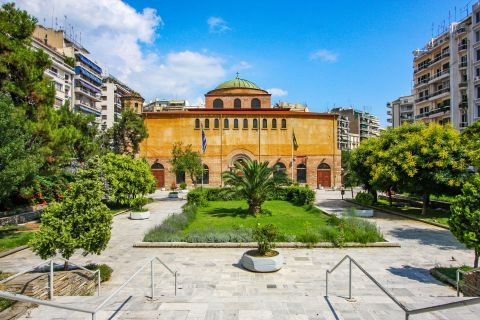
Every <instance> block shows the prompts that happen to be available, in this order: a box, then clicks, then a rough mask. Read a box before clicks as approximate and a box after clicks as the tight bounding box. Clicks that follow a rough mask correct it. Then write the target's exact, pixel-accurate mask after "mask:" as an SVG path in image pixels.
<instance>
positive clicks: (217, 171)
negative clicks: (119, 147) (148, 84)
mask: <svg viewBox="0 0 480 320" xmlns="http://www.w3.org/2000/svg"><path fill="white" fill-rule="evenodd" d="M142 115H143V118H144V122H145V124H146V126H147V129H148V134H149V136H148V138H146V139H145V140H144V141H143V142H142V144H141V149H140V156H141V157H144V158H146V159H147V160H148V162H149V164H150V165H151V168H152V172H153V174H154V176H155V179H156V181H157V187H158V188H163V187H165V188H167V189H168V188H170V186H171V185H172V183H173V182H175V183H176V184H177V185H178V184H180V183H181V182H186V183H187V184H188V185H193V181H190V179H189V177H188V176H186V175H185V174H175V173H173V172H172V168H171V165H170V163H169V160H170V159H171V152H172V147H173V144H174V143H175V142H182V143H183V145H189V144H191V145H192V147H193V150H197V151H198V152H200V153H202V128H203V130H204V132H205V137H206V149H205V153H204V154H203V153H202V159H203V163H204V168H205V174H204V177H203V183H204V185H205V186H212V187H218V186H221V185H223V181H222V176H221V173H222V172H224V171H227V170H231V169H232V168H233V167H234V166H235V163H236V162H238V161H240V162H241V161H244V160H247V159H251V160H258V161H269V163H270V165H271V166H279V167H280V168H281V169H283V170H285V172H286V174H287V175H288V176H289V177H290V178H292V179H293V180H294V181H297V182H298V183H299V184H301V185H305V184H306V185H309V186H310V187H312V188H332V187H338V186H340V184H341V153H340V151H339V149H338V148H337V121H336V118H337V115H335V114H331V113H317V112H305V110H304V111H303V112H302V111H293V110H292V109H290V108H273V107H272V105H271V95H270V94H269V93H268V92H267V91H266V90H263V89H261V88H259V87H258V86H257V85H255V84H254V83H253V82H251V81H248V80H245V79H240V78H239V77H238V75H237V77H236V78H234V79H232V80H229V81H226V82H224V83H222V84H220V85H219V86H217V87H216V88H215V89H213V90H211V91H209V92H208V93H206V94H205V108H191V109H184V110H176V111H162V112H143V113H142Z"/></svg>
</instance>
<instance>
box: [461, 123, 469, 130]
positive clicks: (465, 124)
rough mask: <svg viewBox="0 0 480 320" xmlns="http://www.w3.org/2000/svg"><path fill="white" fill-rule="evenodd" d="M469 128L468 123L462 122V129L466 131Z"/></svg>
mask: <svg viewBox="0 0 480 320" xmlns="http://www.w3.org/2000/svg"><path fill="white" fill-rule="evenodd" d="M466 127H468V122H460V128H462V129H464V128H466Z"/></svg>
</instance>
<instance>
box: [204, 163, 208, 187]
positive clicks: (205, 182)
mask: <svg viewBox="0 0 480 320" xmlns="http://www.w3.org/2000/svg"><path fill="white" fill-rule="evenodd" d="M209 183H210V174H209V171H208V166H207V165H206V164H204V165H203V184H209Z"/></svg>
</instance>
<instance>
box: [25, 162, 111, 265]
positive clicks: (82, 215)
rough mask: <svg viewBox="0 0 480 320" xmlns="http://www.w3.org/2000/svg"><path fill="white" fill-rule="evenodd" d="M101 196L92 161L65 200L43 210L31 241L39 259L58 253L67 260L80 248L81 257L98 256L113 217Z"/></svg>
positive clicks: (97, 175) (101, 190)
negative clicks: (38, 225) (40, 223)
mask: <svg viewBox="0 0 480 320" xmlns="http://www.w3.org/2000/svg"><path fill="white" fill-rule="evenodd" d="M103 197H104V185H103V183H102V181H101V175H100V170H99V160H98V158H94V159H93V160H91V161H89V163H88V166H87V168H86V169H84V170H81V171H80V172H79V176H78V178H77V180H76V181H75V182H74V183H73V184H72V185H71V188H70V189H69V190H68V191H67V193H66V195H65V199H64V201H63V202H61V203H58V202H54V203H51V204H50V205H49V206H48V207H47V208H45V209H44V212H43V213H42V225H41V227H40V231H39V232H37V233H35V236H34V238H33V240H32V241H31V246H32V250H33V251H34V252H35V253H36V254H38V255H39V256H40V257H41V258H42V259H47V258H49V257H53V256H55V255H56V254H57V253H59V254H61V255H62V257H64V258H65V259H69V258H70V257H71V256H72V255H73V254H74V253H75V251H76V250H80V249H82V250H83V254H84V255H87V254H100V253H101V252H102V251H103V250H105V248H106V246H107V244H108V241H109V240H110V235H111V227H112V214H111V213H110V210H109V209H108V208H107V206H106V205H105V204H104V203H103V202H102V200H103ZM67 268H68V264H67V263H65V269H67Z"/></svg>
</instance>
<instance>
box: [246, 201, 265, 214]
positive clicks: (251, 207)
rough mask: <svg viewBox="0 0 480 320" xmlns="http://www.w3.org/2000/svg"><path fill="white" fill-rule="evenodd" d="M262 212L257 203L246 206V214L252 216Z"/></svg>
mask: <svg viewBox="0 0 480 320" xmlns="http://www.w3.org/2000/svg"><path fill="white" fill-rule="evenodd" d="M261 210H262V208H261V205H260V204H259V203H249V204H248V212H249V213H250V214H253V215H255V216H256V215H258V214H259V213H260V211H261Z"/></svg>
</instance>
